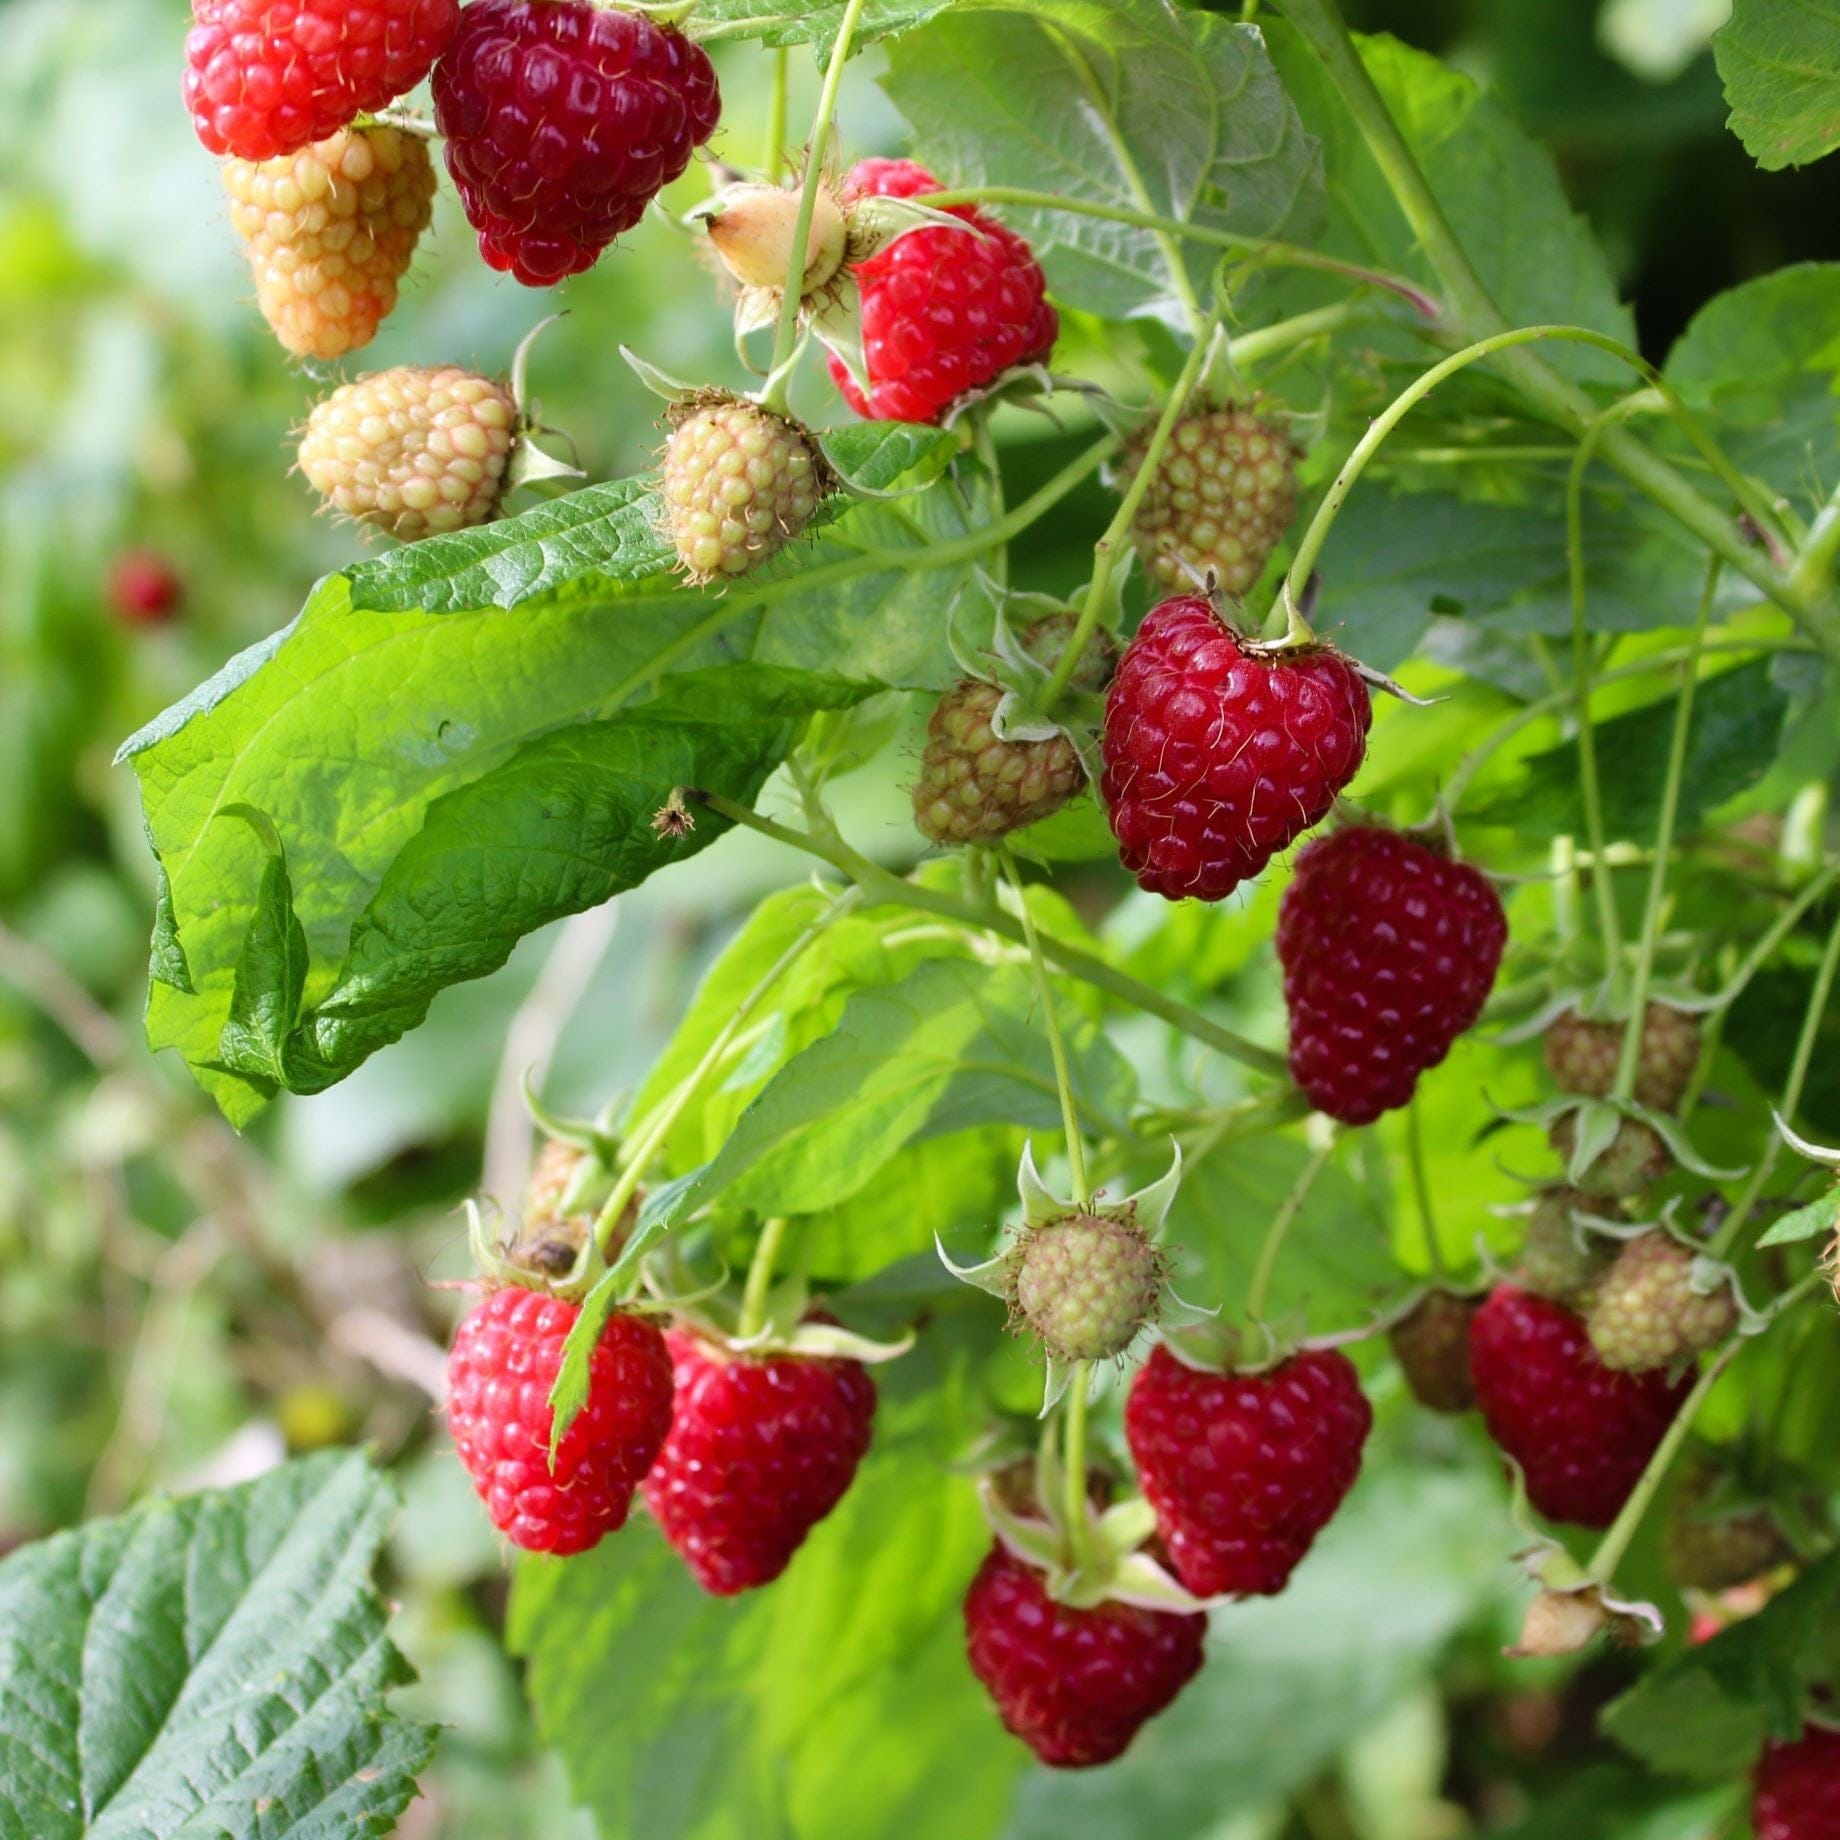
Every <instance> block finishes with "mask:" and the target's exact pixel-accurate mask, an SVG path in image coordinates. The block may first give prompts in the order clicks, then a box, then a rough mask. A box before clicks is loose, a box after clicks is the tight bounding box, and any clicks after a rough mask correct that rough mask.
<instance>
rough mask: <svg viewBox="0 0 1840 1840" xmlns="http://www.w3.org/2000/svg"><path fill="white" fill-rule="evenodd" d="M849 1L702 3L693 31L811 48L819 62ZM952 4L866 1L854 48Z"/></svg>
mask: <svg viewBox="0 0 1840 1840" xmlns="http://www.w3.org/2000/svg"><path fill="white" fill-rule="evenodd" d="M846 4H847V0H810V4H807V5H799V4H796V3H795V0H700V4H699V5H698V6H697V9H696V15H695V25H694V30H695V33H696V36H697V37H698V38H699V39H706V40H712V41H713V40H716V39H723V38H754V39H758V40H759V41H760V42H761V43H762V44H763V45H805V44H809V45H810V46H811V48H812V50H813V51H814V52H816V53H817V55H818V58H819V60H820V61H823V60H824V59H826V58H828V57H829V56H830V52H831V46H832V45H833V44H835V43H836V40H837V28H838V27H839V26H840V25H841V24H842V23H843V14H844V8H845V6H846ZM951 4H952V0H867V4H866V5H865V6H864V7H863V9H862V11H861V13H859V14H858V15H857V19H856V29H855V32H854V33H853V34H852V37H851V43H852V44H854V45H868V44H873V43H874V42H875V41H876V40H877V39H879V38H888V37H890V36H892V35H893V34H895V33H897V32H906V31H908V30H909V29H911V28H912V27H914V26H917V25H919V24H920V23H921V21H922V20H926V19H931V18H932V16H933V15H934V14H935V13H939V12H943V11H944V10H945V9H946V8H947V7H948V6H950V5H951Z"/></svg>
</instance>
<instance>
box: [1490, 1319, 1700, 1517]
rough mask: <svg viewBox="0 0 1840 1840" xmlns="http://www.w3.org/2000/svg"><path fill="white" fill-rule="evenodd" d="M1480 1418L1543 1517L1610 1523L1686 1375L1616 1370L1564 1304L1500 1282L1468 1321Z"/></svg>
mask: <svg viewBox="0 0 1840 1840" xmlns="http://www.w3.org/2000/svg"><path fill="white" fill-rule="evenodd" d="M1469 1372H1470V1380H1471V1381H1472V1383H1473V1384H1474V1386H1475V1389H1476V1403H1477V1405H1478V1406H1480V1407H1481V1408H1482V1417H1483V1422H1484V1423H1485V1424H1486V1425H1487V1426H1488V1428H1489V1436H1490V1437H1492V1438H1493V1439H1494V1440H1495V1442H1496V1443H1497V1444H1499V1445H1500V1446H1501V1448H1502V1449H1503V1450H1504V1451H1505V1452H1506V1453H1507V1454H1508V1455H1509V1456H1510V1457H1512V1458H1513V1459H1514V1460H1515V1462H1517V1463H1518V1464H1519V1465H1520V1466H1521V1469H1522V1471H1523V1473H1524V1474H1525V1476H1526V1478H1527V1498H1528V1500H1529V1501H1531V1502H1532V1503H1533V1505H1534V1507H1535V1508H1537V1509H1538V1510H1539V1511H1540V1513H1542V1514H1543V1515H1545V1516H1546V1517H1547V1519H1548V1520H1555V1521H1571V1522H1573V1523H1574V1524H1575V1525H1577V1526H1580V1527H1608V1526H1609V1525H1610V1523H1611V1522H1612V1521H1613V1520H1615V1519H1616V1515H1617V1510H1618V1509H1619V1508H1621V1507H1622V1505H1623V1503H1624V1502H1625V1501H1627V1500H1628V1499H1629V1491H1630V1490H1631V1489H1633V1488H1634V1487H1635V1485H1636V1482H1637V1479H1638V1478H1639V1477H1640V1476H1641V1474H1642V1471H1643V1469H1644V1468H1645V1467H1646V1466H1647V1463H1648V1460H1649V1458H1650V1457H1652V1456H1653V1455H1654V1454H1655V1446H1656V1445H1657V1444H1659V1443H1660V1442H1661V1439H1662V1437H1663V1436H1664V1435H1665V1434H1666V1431H1667V1428H1668V1426H1669V1425H1670V1424H1671V1423H1672V1422H1673V1419H1674V1414H1675V1413H1676V1412H1677V1411H1679V1409H1680V1403H1681V1401H1682V1400H1683V1399H1685V1397H1686V1396H1687V1392H1688V1389H1689V1387H1690V1386H1691V1384H1692V1382H1691V1380H1690V1379H1683V1380H1681V1381H1679V1382H1671V1381H1670V1380H1669V1379H1668V1377H1667V1375H1666V1374H1664V1373H1649V1374H1619V1373H1614V1372H1612V1371H1611V1369H1609V1368H1608V1367H1606V1366H1605V1365H1604V1364H1603V1362H1602V1361H1600V1360H1599V1359H1598V1358H1597V1355H1596V1352H1595V1351H1594V1350H1593V1349H1592V1347H1591V1338H1590V1337H1589V1336H1588V1335H1587V1334H1586V1333H1585V1327H1584V1324H1583V1323H1582V1322H1580V1321H1579V1319H1578V1318H1577V1317H1576V1316H1575V1315H1573V1313H1572V1312H1571V1311H1570V1310H1568V1309H1566V1308H1565V1307H1564V1306H1563V1305H1561V1304H1557V1303H1551V1302H1549V1301H1548V1300H1547V1299H1546V1298H1544V1297H1534V1296H1531V1295H1529V1293H1528V1292H1526V1291H1523V1290H1517V1289H1515V1287H1514V1286H1513V1285H1511V1284H1502V1285H1498V1286H1497V1287H1496V1288H1495V1290H1494V1291H1493V1292H1492V1293H1491V1295H1490V1297H1489V1300H1488V1302H1487V1303H1485V1304H1484V1305H1483V1306H1482V1308H1481V1309H1480V1310H1478V1311H1477V1312H1476V1314H1475V1317H1474V1318H1473V1320H1472V1321H1471V1323H1470V1326H1469Z"/></svg>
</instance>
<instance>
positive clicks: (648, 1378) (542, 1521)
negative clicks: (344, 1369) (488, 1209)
mask: <svg viewBox="0 0 1840 1840" xmlns="http://www.w3.org/2000/svg"><path fill="white" fill-rule="evenodd" d="M579 1314H580V1310H579V1306H578V1305H576V1304H573V1303H567V1302H564V1301H563V1300H562V1299H561V1298H559V1297H552V1296H549V1295H547V1294H546V1293H544V1292H542V1291H534V1290H524V1289H521V1288H519V1287H517V1286H515V1285H513V1286H509V1287H507V1288H506V1289H504V1290H498V1291H494V1292H492V1294H491V1295H490V1296H488V1297H487V1298H486V1299H485V1300H484V1301H483V1302H481V1303H478V1304H476V1305H475V1306H474V1307H473V1308H472V1310H470V1311H469V1312H468V1313H467V1315H466V1316H465V1318H464V1319H463V1320H462V1321H461V1324H460V1327H459V1329H458V1330H457V1331H456V1332H455V1335H454V1344H453V1348H452V1350H451V1351H450V1352H449V1354H448V1357H447V1420H448V1425H449V1428H450V1429H451V1431H452V1433H453V1439H454V1448H455V1450H457V1451H458V1452H459V1454H460V1460H461V1462H462V1463H464V1464H465V1465H466V1469H467V1473H468V1474H469V1475H470V1476H471V1477H472V1478H473V1486H474V1487H475V1488H476V1489H477V1490H478V1491H479V1495H480V1499H481V1500H482V1501H484V1502H485V1504H486V1507H487V1509H488V1510H489V1512H490V1513H491V1516H492V1524H493V1526H495V1527H496V1528H497V1529H498V1530H499V1532H501V1533H502V1534H504V1535H505V1537H506V1538H507V1539H508V1540H510V1541H511V1543H512V1544H513V1545H514V1546H521V1547H522V1548H524V1550H525V1551H527V1552H540V1553H578V1552H586V1551H587V1550H588V1548H589V1547H591V1546H593V1545H595V1544H596V1543H597V1542H598V1541H599V1540H600V1539H601V1538H602V1537H603V1536H604V1535H606V1534H609V1533H612V1532H614V1531H615V1530H616V1529H617V1528H619V1527H622V1526H624V1525H625V1523H626V1515H627V1511H628V1509H629V1508H630V1507H631V1505H632V1497H633V1491H634V1490H635V1489H636V1488H637V1487H638V1486H639V1483H640V1481H641V1480H642V1478H643V1477H644V1475H645V1473H646V1471H647V1470H649V1469H650V1468H651V1466H652V1463H653V1460H654V1459H655V1458H656V1457H657V1455H658V1452H659V1450H660V1449H661V1448H662V1446H663V1444H664V1441H665V1437H666V1434H667V1433H668V1432H669V1431H670V1429H671V1357H670V1355H669V1354H668V1353H667V1352H666V1349H665V1344H664V1337H663V1336H662V1335H661V1334H660V1333H659V1332H658V1330H657V1328H656V1327H655V1326H654V1325H653V1324H652V1323H650V1322H648V1321H647V1320H646V1319H645V1318H644V1317H641V1316H628V1315H624V1314H616V1315H614V1316H612V1317H610V1318H609V1319H608V1322H607V1326H606V1327H605V1328H604V1329H603V1330H602V1331H601V1337H600V1340H599V1341H598V1342H597V1343H596V1344H595V1348H594V1355H593V1359H592V1362H591V1364H590V1373H589V1381H588V1399H587V1403H586V1404H585V1405H584V1406H583V1407H582V1409H581V1411H580V1413H579V1414H578V1415H577V1416H576V1418H575V1420H574V1422H573V1423H572V1424H571V1425H570V1426H569V1428H568V1430H567V1431H566V1432H565V1433H564V1434H563V1438H562V1442H561V1444H560V1446H559V1447H558V1448H557V1451H556V1463H555V1468H554V1470H552V1469H551V1467H550V1460H549V1441H550V1432H551V1429H552V1428H553V1426H554V1423H555V1419H554V1415H553V1413H552V1412H551V1410H550V1404H549V1394H550V1388H551V1387H552V1386H554V1385H555V1383H556V1376H557V1374H558V1373H559V1372H560V1371H561V1369H562V1350H563V1344H564V1342H565V1341H566V1340H567V1338H568V1333H569V1330H570V1329H571V1328H573V1327H574V1325H575V1320H576V1317H577V1316H578V1315H579Z"/></svg>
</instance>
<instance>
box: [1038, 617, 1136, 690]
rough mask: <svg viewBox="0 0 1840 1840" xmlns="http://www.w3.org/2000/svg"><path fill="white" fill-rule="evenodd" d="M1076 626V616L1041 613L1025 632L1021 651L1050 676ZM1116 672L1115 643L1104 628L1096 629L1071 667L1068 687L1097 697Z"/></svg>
mask: <svg viewBox="0 0 1840 1840" xmlns="http://www.w3.org/2000/svg"><path fill="white" fill-rule="evenodd" d="M1079 624H1080V616H1079V615H1078V614H1077V613H1044V614H1043V615H1042V616H1041V618H1040V619H1039V620H1035V621H1033V622H1031V624H1030V625H1029V626H1028V628H1027V629H1026V630H1025V631H1024V633H1023V635H1022V649H1023V650H1024V651H1025V652H1027V653H1028V655H1029V656H1030V657H1031V658H1033V659H1034V660H1035V662H1036V663H1037V664H1039V665H1040V666H1041V667H1042V669H1043V670H1045V671H1047V672H1048V673H1050V674H1052V673H1053V671H1054V669H1055V667H1056V666H1057V665H1058V664H1059V663H1060V661H1061V653H1062V652H1064V651H1065V650H1066V649H1067V642H1068V640H1070V639H1071V638H1072V637H1073V635H1074V633H1075V632H1076V631H1077V630H1078V629H1079ZM1117 669H1118V641H1117V640H1116V639H1115V638H1114V637H1113V636H1112V635H1111V634H1110V633H1109V632H1107V631H1106V630H1105V628H1104V627H1103V626H1095V627H1094V628H1093V630H1092V631H1091V632H1090V633H1089V634H1088V635H1087V639H1086V645H1085V649H1084V650H1083V651H1082V652H1081V653H1080V662H1079V663H1078V664H1076V665H1075V666H1074V667H1073V675H1072V676H1071V677H1069V678H1068V680H1067V687H1068V689H1070V690H1084V691H1086V692H1087V693H1088V694H1089V695H1093V696H1097V695H1098V694H1099V693H1100V692H1101V691H1103V690H1104V689H1105V687H1106V685H1107V684H1109V683H1110V682H1111V681H1112V674H1113V673H1114V672H1115V671H1116V670H1117Z"/></svg>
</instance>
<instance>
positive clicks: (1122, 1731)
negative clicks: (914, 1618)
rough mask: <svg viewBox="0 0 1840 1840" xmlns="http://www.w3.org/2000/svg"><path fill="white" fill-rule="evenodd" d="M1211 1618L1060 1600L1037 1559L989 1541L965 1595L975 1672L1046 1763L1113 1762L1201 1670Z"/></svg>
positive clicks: (1082, 1765)
mask: <svg viewBox="0 0 1840 1840" xmlns="http://www.w3.org/2000/svg"><path fill="white" fill-rule="evenodd" d="M1206 1634H1207V1618H1206V1617H1205V1616H1199V1615H1184V1614H1181V1613H1179V1612H1175V1611H1169V1610H1144V1609H1140V1608H1138V1607H1137V1606H1135V1605H1132V1604H1120V1603H1114V1602H1111V1601H1109V1600H1108V1601H1107V1602H1105V1603H1102V1604H1097V1605H1095V1606H1094V1607H1093V1608H1092V1609H1090V1610H1082V1609H1076V1608H1074V1607H1073V1606H1072V1605H1070V1604H1060V1603H1056V1602H1055V1601H1054V1599H1053V1598H1051V1597H1050V1596H1049V1595H1048V1591H1047V1581H1046V1579H1045V1577H1044V1576H1043V1574H1042V1573H1041V1572H1039V1571H1037V1570H1036V1569H1035V1567H1034V1566H1032V1565H1029V1564H1027V1563H1025V1562H1024V1561H1023V1560H1021V1559H1018V1558H1017V1557H1016V1556H1015V1554H1014V1553H1012V1552H1010V1550H1009V1549H1008V1548H1007V1547H1005V1546H993V1547H992V1548H991V1549H990V1554H989V1557H987V1558H986V1559H985V1561H984V1563H983V1565H982V1566H981V1567H979V1569H978V1575H977V1576H976V1577H975V1578H974V1579H972V1581H971V1589H970V1590H969V1591H967V1592H966V1593H965V1638H966V1644H967V1647H968V1650H969V1653H970V1657H971V1671H972V1673H974V1674H975V1675H976V1676H977V1677H978V1679H979V1680H981V1681H982V1682H983V1683H984V1689H985V1691H986V1692H988V1693H989V1695H990V1697H991V1698H992V1699H993V1700H995V1701H996V1705H997V1711H998V1712H999V1713H1000V1714H1001V1715H1002V1718H1003V1723H1004V1724H1005V1725H1006V1726H1007V1727H1008V1728H1009V1729H1010V1730H1011V1731H1013V1732H1014V1733H1015V1734H1016V1736H1017V1737H1018V1738H1020V1739H1021V1740H1022V1741H1023V1743H1024V1744H1026V1745H1027V1746H1028V1747H1029V1749H1030V1750H1032V1751H1033V1752H1034V1753H1035V1755H1036V1756H1037V1757H1039V1758H1040V1759H1041V1760H1042V1762H1043V1763H1046V1764H1051V1765H1053V1767H1054V1768H1056V1769H1060V1770H1081V1769H1086V1768H1088V1767H1089V1766H1091V1765H1093V1764H1097V1763H1110V1762H1111V1760H1112V1759H1113V1758H1114V1757H1117V1756H1119V1755H1120V1754H1121V1753H1122V1752H1123V1751H1124V1750H1125V1748H1126V1747H1127V1746H1128V1745H1129V1744H1130V1742H1131V1740H1132V1739H1133V1738H1134V1737H1136V1736H1137V1733H1138V1730H1139V1729H1140V1728H1141V1727H1142V1725H1143V1724H1144V1722H1145V1720H1147V1719H1152V1718H1154V1717H1155V1716H1156V1715H1157V1714H1158V1713H1159V1712H1161V1711H1162V1710H1163V1708H1164V1707H1165V1706H1167V1705H1168V1704H1169V1702H1170V1701H1171V1700H1173V1699H1174V1698H1175V1696H1176V1695H1177V1694H1178V1693H1180V1692H1181V1691H1182V1689H1183V1688H1184V1687H1185V1686H1187V1685H1188V1683H1189V1682H1190V1681H1191V1680H1192V1679H1193V1678H1194V1677H1195V1674H1196V1672H1197V1671H1198V1670H1199V1669H1200V1666H1201V1659H1202V1639H1203V1637H1204V1636H1205V1635H1206Z"/></svg>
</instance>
